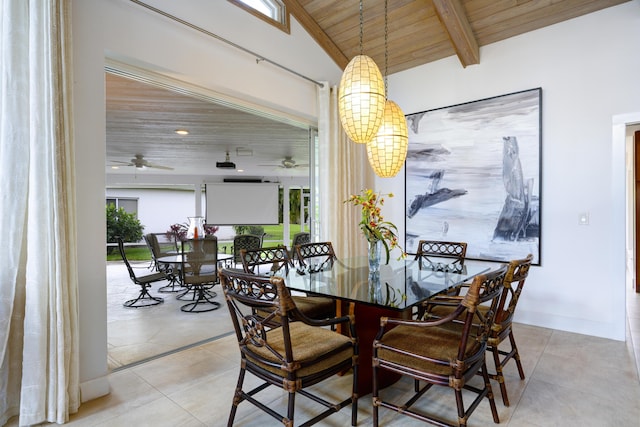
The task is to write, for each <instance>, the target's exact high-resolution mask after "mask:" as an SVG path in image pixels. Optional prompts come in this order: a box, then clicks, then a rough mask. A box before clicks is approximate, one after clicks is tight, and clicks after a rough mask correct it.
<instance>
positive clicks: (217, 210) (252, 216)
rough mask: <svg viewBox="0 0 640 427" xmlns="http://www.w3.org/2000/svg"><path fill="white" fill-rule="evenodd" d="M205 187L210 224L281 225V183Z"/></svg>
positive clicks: (220, 184)
mask: <svg viewBox="0 0 640 427" xmlns="http://www.w3.org/2000/svg"><path fill="white" fill-rule="evenodd" d="M205 186H206V187H205V191H206V204H207V214H206V223H207V224H214V225H269V224H278V213H279V204H278V194H279V192H278V184H273V183H236V182H233V183H231V182H225V183H211V184H205Z"/></svg>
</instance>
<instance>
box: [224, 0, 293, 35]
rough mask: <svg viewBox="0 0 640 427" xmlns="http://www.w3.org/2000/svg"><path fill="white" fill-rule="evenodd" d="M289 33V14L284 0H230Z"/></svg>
mask: <svg viewBox="0 0 640 427" xmlns="http://www.w3.org/2000/svg"><path fill="white" fill-rule="evenodd" d="M229 1H230V2H231V3H233V4H235V5H236V6H240V7H241V8H243V9H244V10H246V11H247V12H249V13H251V14H252V15H254V16H257V17H258V18H260V19H262V20H264V21H266V22H268V23H270V24H272V25H275V26H276V27H278V28H280V29H281V30H282V31H284V32H285V33H287V34H289V31H290V30H289V14H288V13H287V8H286V7H285V5H284V3H283V2H282V0H229Z"/></svg>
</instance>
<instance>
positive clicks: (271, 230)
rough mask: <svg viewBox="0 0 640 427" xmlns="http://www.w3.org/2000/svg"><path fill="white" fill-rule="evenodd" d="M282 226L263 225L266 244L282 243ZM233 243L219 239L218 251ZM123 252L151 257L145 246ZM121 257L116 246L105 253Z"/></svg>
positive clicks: (296, 228) (133, 257)
mask: <svg viewBox="0 0 640 427" xmlns="http://www.w3.org/2000/svg"><path fill="white" fill-rule="evenodd" d="M283 228H284V226H283V225H282V224H278V225H265V226H264V232H265V233H266V235H265V236H264V240H265V242H267V243H266V244H267V245H268V246H276V245H279V244H280V245H281V244H282V231H283ZM304 229H305V231H309V227H308V226H305V228H304ZM289 231H290V233H289V235H290V239H289V240H291V238H293V235H294V234H296V233H297V232H299V231H300V225H299V224H291V225H290V226H289ZM232 245H233V241H232V240H219V241H218V247H219V248H220V251H223V246H226V249H227V250H228V251H231V246H232ZM125 253H126V254H127V259H129V261H147V260H150V259H151V252H149V249H147V248H146V247H126V248H125ZM120 259H121V257H120V253H119V252H118V249H117V248H114V250H113V252H112V253H110V254H107V261H119V260H120Z"/></svg>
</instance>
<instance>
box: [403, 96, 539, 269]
mask: <svg viewBox="0 0 640 427" xmlns="http://www.w3.org/2000/svg"><path fill="white" fill-rule="evenodd" d="M541 101H542V89H541V88H537V89H531V90H526V91H522V92H517V93H511V94H507V95H502V96H497V97H493V98H488V99H483V100H480V101H474V102H469V103H465V104H459V105H454V106H451V107H446V108H439V109H436V110H428V111H423V112H420V113H415V114H409V115H407V116H406V117H407V124H408V126H409V150H408V153H407V161H406V168H405V174H406V181H405V182H406V193H405V194H406V235H405V250H407V252H409V253H414V252H415V250H416V248H417V245H418V241H419V240H421V239H426V240H447V241H455V242H467V244H468V245H467V257H469V258H477V259H486V260H497V261H508V260H511V259H515V258H523V257H525V256H526V255H527V254H529V253H531V254H533V256H534V263H535V264H536V265H539V264H540V188H541V184H540V156H541Z"/></svg>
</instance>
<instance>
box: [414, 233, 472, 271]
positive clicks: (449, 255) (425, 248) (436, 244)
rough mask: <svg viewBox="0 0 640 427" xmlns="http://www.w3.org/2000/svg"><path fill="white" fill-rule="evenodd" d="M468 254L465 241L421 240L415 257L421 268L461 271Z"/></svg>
mask: <svg viewBox="0 0 640 427" xmlns="http://www.w3.org/2000/svg"><path fill="white" fill-rule="evenodd" d="M466 254H467V244H466V243H465V242H447V241H441V240H420V241H419V242H418V248H417V250H416V256H415V259H416V260H418V262H419V266H420V268H430V269H433V270H437V271H450V272H456V271H460V270H461V269H462V268H463V266H464V257H465V256H466Z"/></svg>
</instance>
